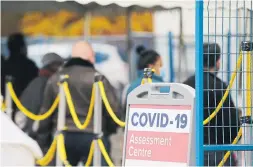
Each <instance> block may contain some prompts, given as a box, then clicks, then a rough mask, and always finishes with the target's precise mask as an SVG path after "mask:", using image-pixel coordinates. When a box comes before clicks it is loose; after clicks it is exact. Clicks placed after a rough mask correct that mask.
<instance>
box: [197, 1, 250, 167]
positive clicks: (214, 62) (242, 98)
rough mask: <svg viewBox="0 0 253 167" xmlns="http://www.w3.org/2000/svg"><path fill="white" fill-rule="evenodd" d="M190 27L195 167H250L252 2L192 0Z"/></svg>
mask: <svg viewBox="0 0 253 167" xmlns="http://www.w3.org/2000/svg"><path fill="white" fill-rule="evenodd" d="M195 25H196V27H195V43H196V51H195V53H196V55H195V56H196V59H195V61H196V78H195V84H196V126H197V127H196V128H197V129H198V130H197V131H196V135H197V136H196V162H197V166H204V165H205V166H234V165H240V166H253V135H252V133H253V128H252V125H253V124H252V115H253V114H252V108H253V107H252V104H253V100H252V97H253V96H252V93H253V79H252V77H253V75H252V72H253V68H252V65H253V54H252V50H253V1H252V0H236V1H235V0H226V1H221V0H204V1H202V0H196V17H195ZM203 34H207V35H203ZM211 34H212V35H211ZM226 38H231V43H230V46H227V45H225V42H226V40H225V39H226ZM227 47H229V48H230V53H229V56H225V55H227V54H228V53H227V52H226V51H227V50H228V49H227ZM228 64H229V66H230V67H231V68H230V69H229V68H227V65H228ZM228 78H229V83H226V81H227V80H228Z"/></svg>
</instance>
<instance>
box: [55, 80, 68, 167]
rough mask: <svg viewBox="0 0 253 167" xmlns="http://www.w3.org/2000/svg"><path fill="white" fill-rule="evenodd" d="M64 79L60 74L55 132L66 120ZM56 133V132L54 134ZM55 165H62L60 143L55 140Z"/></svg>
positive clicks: (59, 129)
mask: <svg viewBox="0 0 253 167" xmlns="http://www.w3.org/2000/svg"><path fill="white" fill-rule="evenodd" d="M65 80H66V78H65V75H61V76H60V84H61V85H60V88H59V95H60V101H59V110H58V119H57V133H59V132H60V131H62V130H63V129H64V127H65V120H66V98H65V93H64V89H63V85H62V83H63V82H64V81H65ZM56 135H57V134H56ZM56 166H62V162H61V159H60V144H59V143H58V141H57V152H56Z"/></svg>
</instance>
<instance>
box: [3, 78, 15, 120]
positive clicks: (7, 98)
mask: <svg viewBox="0 0 253 167" xmlns="http://www.w3.org/2000/svg"><path fill="white" fill-rule="evenodd" d="M12 81H13V77H12V76H6V84H5V102H6V114H7V115H8V116H9V117H10V118H11V119H12V110H13V108H12V98H11V94H10V91H9V89H8V85H7V84H8V82H12Z"/></svg>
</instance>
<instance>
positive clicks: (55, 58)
mask: <svg viewBox="0 0 253 167" xmlns="http://www.w3.org/2000/svg"><path fill="white" fill-rule="evenodd" d="M41 62H42V66H43V67H45V66H48V65H50V64H52V63H54V62H59V63H63V62H64V59H63V58H62V57H61V56H59V55H58V54H56V53H47V54H45V55H44V56H43V58H42V60H41Z"/></svg>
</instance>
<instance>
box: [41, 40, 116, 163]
mask: <svg viewBox="0 0 253 167" xmlns="http://www.w3.org/2000/svg"><path fill="white" fill-rule="evenodd" d="M94 63H95V54H94V51H93V49H92V47H91V45H90V44H89V43H87V42H84V41H79V42H77V43H75V44H74V46H73V48H72V57H71V59H69V60H68V61H67V62H66V63H65V64H64V65H63V67H62V68H61V70H60V71H59V72H57V73H55V74H54V75H53V76H52V77H51V78H50V79H49V80H48V82H47V85H46V88H45V94H44V98H43V99H44V100H43V103H42V106H41V109H40V114H43V113H45V112H46V111H47V110H48V109H49V108H50V107H51V105H52V104H53V101H54V99H55V98H56V96H57V94H58V92H59V87H58V85H57V83H58V81H59V78H60V75H61V74H64V75H69V78H68V84H69V89H70V93H71V96H72V100H73V103H74V107H75V110H76V112H77V116H78V118H79V120H80V122H84V121H85V119H86V117H87V112H88V110H89V106H90V99H91V92H92V86H93V83H94V77H95V73H97V71H96V70H95V68H94ZM102 82H103V83H104V87H105V91H106V95H107V98H108V101H109V102H110V105H111V107H112V109H113V111H114V112H115V114H116V115H117V116H118V117H120V115H121V113H120V103H119V102H118V100H117V97H116V93H115V90H114V88H113V87H112V85H111V84H110V83H109V81H108V80H107V79H106V78H105V77H104V78H103V80H102ZM102 112H103V117H102V127H103V129H102V130H103V137H102V140H103V142H104V145H105V147H106V150H107V152H108V153H109V154H110V148H111V147H110V144H111V143H110V141H109V137H110V135H111V134H113V133H116V130H117V127H118V126H117V125H116V123H114V121H113V120H112V118H111V117H110V116H109V114H108V112H107V111H106V109H105V106H104V105H103V107H102ZM56 126H57V112H55V113H54V115H52V116H51V117H50V118H48V119H46V120H44V121H41V122H40V124H39V129H38V133H39V134H43V133H47V131H48V129H53V132H55V131H56ZM66 126H67V131H65V132H64V135H65V147H66V152H67V155H68V161H69V163H70V164H71V165H73V166H76V165H77V164H78V162H79V161H83V162H86V160H87V158H88V154H89V150H90V146H91V142H92V140H93V139H94V138H95V137H96V134H94V133H93V128H94V126H95V125H93V121H91V122H90V124H89V126H88V127H87V128H86V129H85V130H79V129H78V128H77V127H76V125H75V124H74V122H73V119H72V116H71V114H70V112H69V109H68V107H67V112H66ZM40 141H47V140H40ZM50 144H51V143H40V145H45V146H49V145H50ZM102 166H107V163H106V161H105V159H104V158H102Z"/></svg>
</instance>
